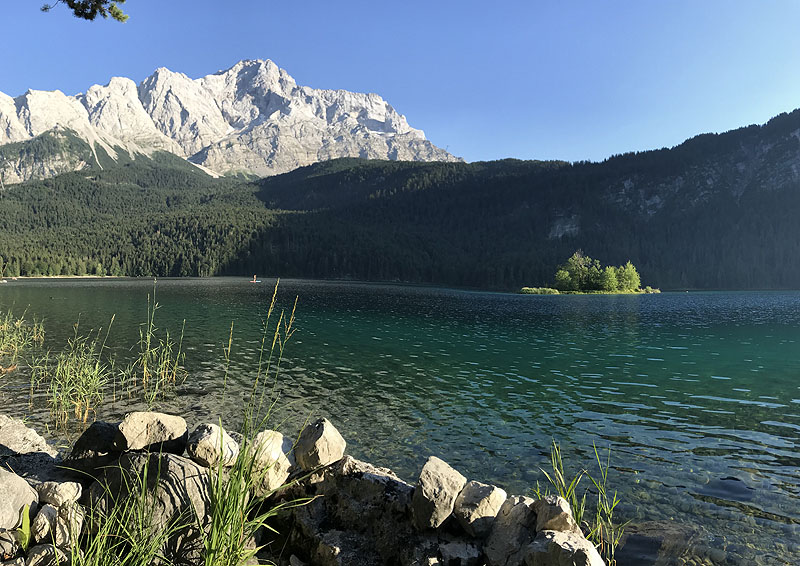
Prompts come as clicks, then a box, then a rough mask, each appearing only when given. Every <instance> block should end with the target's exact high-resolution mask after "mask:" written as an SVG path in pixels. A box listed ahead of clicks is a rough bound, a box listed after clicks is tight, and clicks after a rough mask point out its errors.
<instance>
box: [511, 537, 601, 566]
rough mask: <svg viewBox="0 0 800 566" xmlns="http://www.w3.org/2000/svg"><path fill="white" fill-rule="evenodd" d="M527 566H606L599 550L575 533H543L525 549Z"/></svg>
mask: <svg viewBox="0 0 800 566" xmlns="http://www.w3.org/2000/svg"><path fill="white" fill-rule="evenodd" d="M525 564H526V566H562V565H564V566H605V562H603V559H602V558H601V557H600V554H599V553H598V552H597V549H596V548H595V547H594V545H593V544H592V543H590V542H589V541H588V540H586V539H585V538H583V536H581V535H579V534H577V533H574V532H561V531H541V532H540V533H539V534H537V535H536V539H535V540H534V541H533V543H532V544H531V545H529V546H528V547H527V548H526V549H525Z"/></svg>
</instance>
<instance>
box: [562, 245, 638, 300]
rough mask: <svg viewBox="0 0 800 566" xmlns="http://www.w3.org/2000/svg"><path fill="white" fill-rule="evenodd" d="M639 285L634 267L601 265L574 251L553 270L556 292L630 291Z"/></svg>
mask: <svg viewBox="0 0 800 566" xmlns="http://www.w3.org/2000/svg"><path fill="white" fill-rule="evenodd" d="M640 286H641V278H640V277H639V272H638V271H637V270H636V267H635V266H634V265H633V264H632V263H631V262H630V261H628V262H627V263H626V264H625V265H620V266H619V267H613V266H610V265H607V266H602V265H601V264H600V262H599V261H598V260H596V259H592V258H591V257H589V256H587V255H585V254H584V253H583V251H581V250H578V251H576V252H575V253H574V254H572V256H571V257H570V258H569V259H568V260H567V261H566V262H565V263H564V264H563V265H560V266H559V267H558V269H557V270H556V273H555V288H556V289H558V290H559V291H574V292H586V291H604V292H609V293H613V292H618V291H619V292H633V291H637V290H638V289H639V287H640Z"/></svg>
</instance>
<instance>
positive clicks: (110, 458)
mask: <svg viewBox="0 0 800 566" xmlns="http://www.w3.org/2000/svg"><path fill="white" fill-rule="evenodd" d="M117 434H119V424H118V423H106V422H102V421H95V422H93V423H92V424H91V425H89V428H87V429H86V430H85V431H83V434H81V435H80V436H79V437H78V440H76V441H75V444H74V445H73V447H72V452H70V454H69V456H67V457H66V458H65V459H64V466H65V467H66V468H68V469H69V470H71V471H73V472H74V475H76V477H78V478H80V479H87V478H89V477H91V478H96V477H97V476H98V474H99V473H100V472H101V468H103V467H104V466H108V465H110V464H112V463H113V462H115V461H116V460H118V459H119V457H120V454H121V453H122V451H121V450H119V449H118V448H117V447H116V445H115V440H116V438H117Z"/></svg>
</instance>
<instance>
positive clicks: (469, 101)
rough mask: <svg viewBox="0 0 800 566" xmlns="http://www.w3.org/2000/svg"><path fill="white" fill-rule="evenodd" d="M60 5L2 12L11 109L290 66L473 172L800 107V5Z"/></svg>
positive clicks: (2, 78)
mask: <svg viewBox="0 0 800 566" xmlns="http://www.w3.org/2000/svg"><path fill="white" fill-rule="evenodd" d="M42 3H43V2H39V1H38V0H1V1H0V21H2V22H3V23H4V24H5V25H3V30H4V31H3V33H2V34H0V50H2V57H0V91H2V92H4V93H6V94H8V95H10V96H18V95H20V94H22V93H24V92H25V91H26V90H27V89H29V88H30V89H40V90H55V89H59V90H61V91H63V92H65V93H67V94H76V93H78V92H83V91H85V90H86V89H87V88H88V87H89V86H91V85H93V84H105V83H107V82H108V80H109V79H110V78H111V77H112V76H127V77H129V78H131V79H133V80H135V81H137V82H139V81H141V80H142V79H144V78H145V77H147V76H148V75H150V74H151V73H152V72H153V71H154V70H155V69H156V68H158V67H167V68H169V69H171V70H173V71H179V72H182V73H185V74H187V75H188V76H190V77H192V78H197V77H200V76H204V75H207V74H210V73H214V72H216V71H218V70H223V69H227V68H229V67H231V66H232V65H234V64H235V63H236V62H237V61H239V60H241V59H272V60H273V61H275V63H277V64H278V65H279V66H281V67H283V68H284V69H286V70H287V71H288V72H289V74H291V75H292V76H293V77H294V78H295V79H296V80H297V82H298V84H301V85H308V86H312V87H315V88H333V89H339V88H341V89H347V90H352V91H359V92H376V93H378V94H380V95H381V96H383V97H384V98H385V99H386V100H387V101H388V102H389V103H390V104H391V105H392V106H394V108H395V109H396V110H397V111H398V112H400V113H401V114H404V115H405V116H406V117H407V118H408V121H409V123H410V124H411V125H412V126H414V127H416V128H421V129H423V130H424V131H425V133H426V135H427V137H428V139H430V140H431V141H432V142H433V143H435V144H436V145H438V146H440V147H443V148H447V149H448V150H449V151H450V152H451V153H454V154H455V155H459V156H461V157H464V158H465V159H467V160H468V161H478V160H489V159H500V158H505V157H516V158H520V159H565V160H569V161H577V160H586V159H588V160H595V161H596V160H602V159H604V158H606V157H608V156H610V155H613V154H617V153H623V152H627V151H640V150H646V149H654V148H660V147H670V146H673V145H676V144H679V143H681V142H682V141H683V140H684V139H686V138H689V137H692V136H694V135H697V134H699V133H704V132H723V131H726V130H730V129H734V128H737V127H740V126H745V125H749V124H754V123H763V122H766V121H767V120H768V119H769V118H771V117H773V116H775V115H777V114H780V113H781V112H789V111H792V110H794V109H795V108H799V107H800V25H798V24H799V23H800V2H798V1H796V0H770V1H768V2H761V1H755V0H753V1H750V2H745V1H740V0H725V1H717V0H674V1H663V2H656V1H652V2H651V1H642V0H628V1H612V0H609V1H598V0H582V1H548V2H543V1H538V0H520V1H515V2H504V1H502V0H497V1H495V2H486V1H483V2H477V1H470V0H465V1H462V2H455V1H451V0H426V1H420V0H404V1H403V2H381V1H375V0H373V1H369V2H368V1H362V0H340V1H337V2H332V1H330V0H328V1H318V0H307V1H304V2H287V1H281V2H276V1H273V0H247V1H245V0H228V1H222V0H216V1H210V0H192V1H188V0H128V1H127V2H126V3H125V4H124V6H123V8H124V9H125V11H126V12H127V13H128V14H129V15H130V19H129V21H128V22H127V23H125V24H120V23H117V22H114V21H112V20H107V21H96V22H84V21H81V20H78V19H76V18H74V17H72V16H71V15H70V14H69V13H68V11H67V9H66V8H65V7H64V6H56V7H55V8H54V9H53V11H51V12H50V13H42V12H40V11H39V7H40V6H41V4H42ZM51 3H53V2H52V1H51Z"/></svg>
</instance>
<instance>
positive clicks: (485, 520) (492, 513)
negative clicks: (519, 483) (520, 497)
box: [453, 481, 508, 539]
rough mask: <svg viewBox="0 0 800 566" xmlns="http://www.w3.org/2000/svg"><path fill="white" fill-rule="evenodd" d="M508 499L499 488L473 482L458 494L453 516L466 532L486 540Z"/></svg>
mask: <svg viewBox="0 0 800 566" xmlns="http://www.w3.org/2000/svg"><path fill="white" fill-rule="evenodd" d="M507 498H508V495H507V494H506V492H505V491H504V490H502V489H500V488H499V487H495V486H493V485H487V484H485V483H480V482H477V481H471V482H469V483H467V485H465V486H464V489H462V490H461V493H459V494H458V497H457V498H456V502H455V505H454V507H453V516H454V517H455V518H456V519H457V520H458V522H459V524H460V525H461V528H463V529H464V532H466V533H467V534H469V535H470V536H473V537H475V538H480V539H482V538H486V536H488V535H489V532H491V530H492V524H493V523H494V519H495V517H497V513H498V511H500V507H501V506H502V505H503V503H504V502H505V500H506V499H507Z"/></svg>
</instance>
